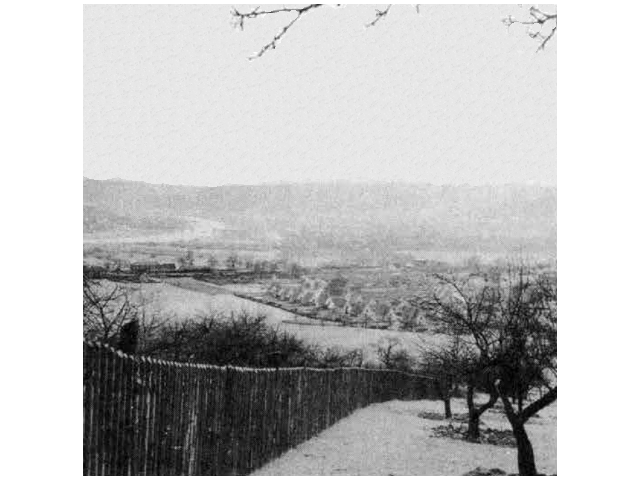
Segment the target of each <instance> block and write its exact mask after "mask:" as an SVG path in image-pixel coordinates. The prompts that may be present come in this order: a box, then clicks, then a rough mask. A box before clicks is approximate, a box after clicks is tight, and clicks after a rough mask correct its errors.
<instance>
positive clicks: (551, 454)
mask: <svg viewBox="0 0 640 480" xmlns="http://www.w3.org/2000/svg"><path fill="white" fill-rule="evenodd" d="M453 407H454V413H456V412H459V413H463V412H464V405H463V402H462V401H455V402H454V405H453ZM425 411H430V412H437V413H441V412H442V403H441V402H435V401H427V400H425V401H422V400H421V401H414V402H400V401H392V402H387V403H383V404H378V405H372V406H370V407H368V408H365V409H362V410H359V411H357V412H355V413H354V414H353V415H351V416H349V417H348V418H345V419H343V420H341V421H340V422H338V423H337V424H335V425H334V426H333V427H331V428H329V429H328V430H325V431H324V432H322V433H321V434H320V435H319V436H317V437H315V438H313V439H311V440H309V441H307V442H305V443H303V444H302V445H300V446H298V447H297V448H295V449H293V450H290V451H289V452H287V453H285V454H284V455H283V456H281V457H280V458H278V459H276V460H274V461H272V462H271V463H269V464H268V465H266V466H264V467H263V468H261V469H259V470H257V471H256V472H254V473H253V475H277V476H288V475H369V476H374V475H462V474H464V473H466V472H468V471H470V470H473V469H474V468H476V467H479V466H482V467H486V468H501V469H503V470H505V471H506V472H507V473H515V472H517V456H516V449H515V448H509V447H498V446H492V445H479V444H471V443H467V442H464V441H461V440H452V439H445V438H435V437H432V436H431V429H432V428H433V427H436V426H439V425H447V424H448V421H444V420H442V421H439V420H425V419H422V418H420V417H418V414H419V413H421V412H425ZM483 419H484V422H485V424H486V426H488V427H491V428H501V429H508V423H507V422H506V420H505V419H504V418H503V414H501V413H498V412H491V411H490V412H487V413H486V414H485V415H484V416H483ZM527 432H528V433H529V437H530V439H531V442H532V443H533V447H534V450H535V452H536V464H537V467H538V471H539V472H541V473H547V474H551V473H555V472H556V471H557V464H556V406H555V405H553V406H552V407H549V408H548V409H547V410H545V411H543V412H541V414H540V417H539V418H534V419H532V420H531V424H527Z"/></svg>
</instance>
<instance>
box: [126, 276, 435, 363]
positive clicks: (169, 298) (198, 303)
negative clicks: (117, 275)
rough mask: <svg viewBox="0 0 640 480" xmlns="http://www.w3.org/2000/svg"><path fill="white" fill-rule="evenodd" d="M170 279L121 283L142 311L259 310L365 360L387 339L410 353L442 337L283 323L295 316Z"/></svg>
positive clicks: (177, 316)
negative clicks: (356, 352) (358, 353)
mask: <svg viewBox="0 0 640 480" xmlns="http://www.w3.org/2000/svg"><path fill="white" fill-rule="evenodd" d="M172 283H174V284H173V285H170V284H168V283H165V282H163V283H141V284H124V285H126V286H127V288H128V289H130V291H131V299H132V301H133V302H134V303H136V304H137V305H139V306H140V307H141V308H142V309H144V311H145V313H146V314H155V315H159V316H162V317H166V318H170V319H171V321H174V322H179V321H183V320H185V319H187V318H190V317H191V318H193V317H197V316H202V315H206V314H208V313H213V312H221V313H231V312H242V311H245V312H248V313H251V314H263V315H265V317H266V321H267V323H269V324H271V325H274V326H276V327H277V328H279V329H280V330H281V331H285V332H289V333H291V334H294V335H296V336H297V337H299V338H301V339H303V340H306V341H307V342H309V343H311V344H316V345H318V346H321V347H325V348H329V347H338V348H342V349H354V348H361V349H362V350H363V352H364V356H365V361H375V360H376V359H377V354H376V351H377V346H378V345H379V344H381V343H384V342H387V341H389V340H397V341H398V342H399V343H400V345H401V346H402V347H404V348H406V349H407V350H408V351H409V352H410V353H412V354H413V355H417V354H418V353H419V351H420V346H421V345H437V344H439V343H441V342H443V341H445V337H444V336H439V335H429V336H427V335H421V334H417V333H412V332H398V331H389V330H375V329H365V328H353V327H337V326H319V325H300V324H291V323H284V322H285V321H295V320H296V316H295V315H294V314H292V313H289V312H285V311H283V310H280V309H278V308H273V307H270V306H267V305H262V304H259V303H256V302H252V301H250V300H246V299H243V298H238V297H236V296H234V295H233V294H231V293H228V291H226V290H225V289H224V288H221V287H218V286H215V285H212V284H208V283H205V282H199V281H197V280H193V279H190V278H183V279H177V280H172Z"/></svg>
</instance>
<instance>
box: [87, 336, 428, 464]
mask: <svg viewBox="0 0 640 480" xmlns="http://www.w3.org/2000/svg"><path fill="white" fill-rule="evenodd" d="M436 387H437V385H436V380H435V379H433V378H430V377H424V376H418V375H412V374H408V373H404V372H398V371H389V370H366V369H359V368H344V369H327V370H320V369H307V368H286V369H249V368H240V367H230V366H228V367H218V366H211V365H199V364H198V365H196V364H179V363H176V362H167V361H163V360H155V359H150V358H145V357H135V356H131V355H126V354H123V353H122V352H118V351H116V350H114V349H112V348H110V347H108V346H105V345H102V344H98V343H94V342H85V343H84V438H85V442H84V466H83V467H84V468H83V471H84V474H85V475H118V474H119V475H126V474H128V475H167V474H170V475H246V474H249V473H251V472H252V471H253V470H255V469H256V468H259V467H260V466H262V465H264V464H265V463H266V462H268V461H270V460H273V459H275V458H276V457H278V456H280V455H281V454H282V453H284V452H286V451H287V450H289V449H290V448H292V447H295V446H296V445H298V444H300V443H302V442H304V441H306V440H308V439H310V438H311V437H314V436H315V435H317V434H318V433H319V432H321V431H322V430H324V429H326V428H328V427H329V426H331V425H332V424H333V423H335V422H336V421H338V420H340V419H341V418H343V417H345V416H347V415H349V414H350V413H352V412H353V411H354V410H356V409H358V408H362V407H365V406H367V405H369V404H371V403H376V402H382V401H386V400H390V399H393V398H397V399H407V400H411V399H419V398H429V397H431V398H434V397H435V396H436V392H437V388H436Z"/></svg>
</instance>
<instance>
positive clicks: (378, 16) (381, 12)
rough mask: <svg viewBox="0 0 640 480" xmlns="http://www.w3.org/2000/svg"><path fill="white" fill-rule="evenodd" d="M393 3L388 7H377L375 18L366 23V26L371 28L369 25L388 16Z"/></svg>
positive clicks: (371, 25)
mask: <svg viewBox="0 0 640 480" xmlns="http://www.w3.org/2000/svg"><path fill="white" fill-rule="evenodd" d="M392 6H393V5H392V4H391V5H387V8H385V9H384V10H378V9H377V8H376V18H374V19H373V21H371V22H370V23H367V24H366V25H365V28H369V27H373V26H374V25H375V24H376V23H378V22H379V21H380V20H381V19H382V18H384V17H386V16H387V14H388V13H389V10H391V7H392Z"/></svg>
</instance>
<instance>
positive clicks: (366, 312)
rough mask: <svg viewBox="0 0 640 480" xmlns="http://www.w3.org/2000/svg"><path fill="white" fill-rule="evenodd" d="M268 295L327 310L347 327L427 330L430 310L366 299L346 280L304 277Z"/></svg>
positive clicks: (273, 288)
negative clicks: (361, 326) (428, 311)
mask: <svg viewBox="0 0 640 480" xmlns="http://www.w3.org/2000/svg"><path fill="white" fill-rule="evenodd" d="M267 294H268V295H269V296H271V297H273V298H275V299H278V300H281V301H285V302H289V303H296V304H299V305H302V306H306V307H312V308H315V309H317V310H322V309H325V310H327V311H329V312H330V314H331V316H332V317H333V318H334V319H335V320H340V321H342V322H344V323H347V324H353V325H365V326H370V327H380V328H389V329H395V330H414V329H421V328H424V327H426V325H427V323H428V314H427V310H425V309H423V308H421V307H420V306H418V305H415V304H412V303H411V302H409V301H407V300H391V301H382V300H377V299H366V298H365V297H364V296H363V295H362V294H361V292H360V290H359V289H357V288H354V287H349V286H348V285H347V281H346V280H345V279H343V278H335V279H332V280H329V281H326V280H322V279H310V278H303V279H302V281H301V282H300V284H298V285H281V284H279V283H277V282H274V283H272V284H271V285H270V286H269V288H268V289H267Z"/></svg>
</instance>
